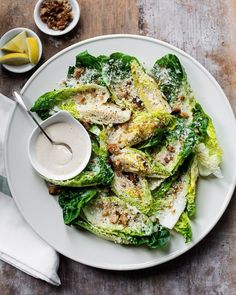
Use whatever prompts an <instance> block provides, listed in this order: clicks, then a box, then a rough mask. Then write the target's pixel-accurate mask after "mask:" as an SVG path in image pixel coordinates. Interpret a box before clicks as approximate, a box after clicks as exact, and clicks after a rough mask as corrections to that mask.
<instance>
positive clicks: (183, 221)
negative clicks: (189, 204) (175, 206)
mask: <svg viewBox="0 0 236 295" xmlns="http://www.w3.org/2000/svg"><path fill="white" fill-rule="evenodd" d="M174 229H175V230H176V231H177V232H178V233H180V234H181V235H182V236H183V237H184V238H185V242H186V243H189V242H191V241H192V235H193V234H192V228H191V224H190V220H189V218H188V215H187V214H186V213H185V212H183V213H182V214H181V216H180V218H179V220H178V222H177V223H176V225H175V227H174Z"/></svg>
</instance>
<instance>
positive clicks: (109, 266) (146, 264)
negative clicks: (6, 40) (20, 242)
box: [3, 34, 236, 271]
mask: <svg viewBox="0 0 236 295" xmlns="http://www.w3.org/2000/svg"><path fill="white" fill-rule="evenodd" d="M116 38H131V39H141V40H146V41H150V42H153V43H156V44H160V45H163V46H165V47H166V48H170V49H172V50H175V51H176V52H178V53H179V54H181V55H182V56H185V57H186V58H187V59H190V60H191V62H193V63H194V64H195V65H196V66H197V67H198V68H199V69H200V70H201V71H203V72H204V73H205V74H206V75H207V76H208V78H209V79H210V81H211V83H213V84H214V85H215V87H216V88H217V90H218V91H219V92H220V94H221V96H222V98H223V99H224V103H225V106H227V108H228V112H229V114H230V115H231V116H232V118H233V119H234V122H235V124H234V125H232V130H233V131H235V132H234V133H235V134H236V121H235V116H234V112H233V109H232V107H231V105H230V103H229V100H228V98H227V96H226V94H225V93H224V91H223V89H222V88H221V86H220V85H219V83H218V82H217V81H216V79H215V78H214V77H213V76H212V74H211V73H210V72H209V71H208V70H207V69H206V68H205V67H204V66H203V65H201V64H200V63H199V62H198V61H197V60H196V59H195V58H193V57H192V56H190V55H189V54H188V53H186V52H185V51H183V50H182V49H179V48H177V47H175V46H174V45H171V44H169V43H167V42H164V41H162V40H159V39H155V38H152V37H147V36H141V35H134V34H109V35H101V36H96V37H92V38H89V39H86V40H83V41H80V42H77V43H75V44H73V45H70V46H68V47H66V48H64V49H63V50H61V51H59V52H58V53H56V54H55V55H53V56H52V57H51V58H50V59H48V60H47V61H46V62H45V63H44V64H42V65H41V66H40V67H39V68H38V69H37V70H36V71H35V73H34V74H33V75H32V76H31V77H30V78H29V79H28V80H27V82H26V83H25V85H24V87H23V88H22V90H21V93H22V94H23V93H24V92H25V90H26V89H27V88H28V87H29V85H30V84H31V82H32V81H33V80H34V79H35V78H36V76H37V75H38V73H39V72H41V71H42V70H43V69H44V68H45V67H46V66H47V65H48V64H49V63H51V62H52V61H53V60H54V59H56V58H58V57H60V55H63V54H64V53H65V52H67V51H70V50H71V49H73V48H75V47H79V46H81V45H84V44H89V43H91V42H94V41H95V42H96V41H99V40H103V39H116ZM15 110H16V108H14V110H13V112H12V114H11V117H10V119H9V120H8V125H7V129H6V133H5V139H4V145H3V148H4V163H5V169H6V176H7V179H8V184H9V187H10V191H11V193H12V196H13V198H14V201H15V202H16V205H17V207H18V208H19V211H20V212H21V214H22V216H23V218H24V219H25V220H26V222H27V223H28V224H29V225H30V227H31V228H32V229H33V230H34V231H35V232H36V233H37V234H38V235H39V236H40V237H41V238H42V239H43V240H44V241H45V242H46V243H47V244H49V245H50V246H52V245H51V243H50V242H48V241H47V240H45V239H44V238H43V237H42V236H41V235H40V233H38V231H37V230H36V229H34V227H33V226H32V225H31V223H30V221H29V220H28V218H26V217H25V214H24V209H22V207H21V205H20V203H19V202H18V200H17V198H15V195H16V194H15V191H14V189H13V185H12V183H11V180H10V177H9V176H10V168H9V166H8V161H7V142H8V139H9V130H10V127H11V124H12V120H13V118H14V114H15ZM235 186H236V174H235V177H234V181H232V183H231V184H230V186H229V187H228V193H227V194H226V197H225V201H224V202H223V203H222V206H221V209H220V211H219V213H218V215H217V216H216V218H215V219H214V220H213V222H212V223H211V225H210V227H208V228H207V229H206V230H205V231H204V232H202V234H201V235H199V236H198V238H197V239H196V241H194V242H191V243H190V244H189V245H188V246H187V247H186V248H183V249H180V250H176V251H175V252H173V253H170V254H167V255H164V256H163V257H162V258H158V260H155V259H152V260H151V261H147V262H144V263H138V264H135V263H132V264H128V265H118V266H115V267H114V266H112V264H110V263H103V265H101V264H99V265H98V264H97V263H88V262H86V261H83V260H80V261H78V260H76V259H74V258H73V257H70V256H69V255H68V254H65V253H63V252H61V251H59V250H57V248H56V247H55V246H52V247H53V248H54V249H55V250H56V251H57V252H58V253H61V254H62V255H64V256H66V257H68V258H70V259H72V260H74V261H76V262H79V263H82V264H84V265H88V266H91V267H94V268H99V269H106V270H116V271H129V270H138V269H145V268H149V267H153V266H157V265H160V264H163V263H165V262H168V261H170V260H172V259H175V258H177V257H179V256H180V255H182V254H184V253H185V252H188V251H189V250H190V249H191V248H193V247H194V246H195V245H197V244H198V243H199V242H200V241H201V240H202V239H203V238H204V237H205V236H207V235H208V234H209V233H210V231H211V230H212V229H213V228H214V227H215V225H216V224H217V222H218V221H219V220H220V219H221V217H222V215H223V214H224V212H225V211H226V209H227V207H228V205H229V202H230V200H231V198H232V196H233V192H234V189H235Z"/></svg>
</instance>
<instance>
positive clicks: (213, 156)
mask: <svg viewBox="0 0 236 295" xmlns="http://www.w3.org/2000/svg"><path fill="white" fill-rule="evenodd" d="M222 154H223V153H222V150H221V148H220V146H219V144H218V141H217V137H216V132H215V128H214V126H213V123H212V120H211V119H209V124H208V127H207V137H206V139H205V140H204V141H203V142H202V143H200V144H199V145H197V147H196V155H197V160H198V167H199V172H200V175H202V176H208V175H210V174H214V175H215V176H217V177H220V178H221V177H222V173H221V170H220V163H221V160H222Z"/></svg>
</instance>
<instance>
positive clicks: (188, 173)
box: [148, 155, 198, 229]
mask: <svg viewBox="0 0 236 295" xmlns="http://www.w3.org/2000/svg"><path fill="white" fill-rule="evenodd" d="M197 177H198V168H197V162H196V158H195V157H194V156H192V155H191V156H190V157H189V158H188V159H187V160H186V161H185V163H184V165H183V166H181V167H180V169H179V170H178V171H177V172H176V173H175V174H174V175H173V176H171V177H169V178H168V179H166V180H165V181H164V182H162V183H161V185H160V187H158V188H157V189H156V190H153V191H152V196H153V203H152V205H151V209H150V211H149V213H148V215H150V216H152V218H154V217H156V218H157V219H158V220H159V222H160V224H161V225H162V226H165V227H167V228H169V229H172V228H173V227H174V226H175V224H176V223H177V221H178V219H179V218H180V216H181V214H182V213H183V212H184V210H185V208H186V211H187V214H189V216H191V217H192V216H193V215H194V213H195V194H196V182H197Z"/></svg>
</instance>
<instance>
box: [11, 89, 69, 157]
mask: <svg viewBox="0 0 236 295" xmlns="http://www.w3.org/2000/svg"><path fill="white" fill-rule="evenodd" d="M13 95H14V99H15V101H16V102H17V103H18V104H19V105H20V106H21V108H22V109H23V110H24V111H25V112H26V113H27V114H28V115H29V116H30V117H31V119H33V121H34V122H35V123H36V124H37V125H38V127H39V129H40V130H41V131H42V133H43V134H44V135H45V136H46V138H47V139H48V140H49V141H50V142H51V144H52V145H62V146H64V147H65V148H67V149H68V150H69V152H70V153H71V154H72V149H71V147H70V146H69V145H68V144H66V143H64V142H56V141H54V140H52V139H51V137H50V136H49V135H48V134H47V132H46V131H45V130H44V129H43V127H42V126H41V125H40V124H39V122H38V121H37V120H36V119H35V117H34V116H33V114H32V113H31V112H30V111H29V110H28V109H27V107H26V105H25V104H24V102H23V99H22V96H21V95H20V94H19V93H18V92H16V91H14V92H13Z"/></svg>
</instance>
